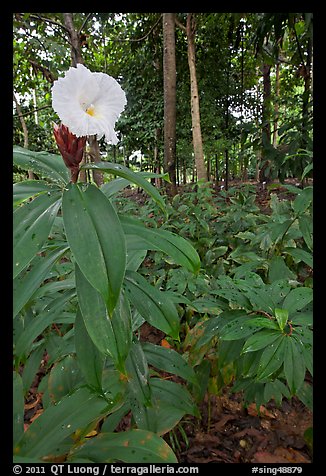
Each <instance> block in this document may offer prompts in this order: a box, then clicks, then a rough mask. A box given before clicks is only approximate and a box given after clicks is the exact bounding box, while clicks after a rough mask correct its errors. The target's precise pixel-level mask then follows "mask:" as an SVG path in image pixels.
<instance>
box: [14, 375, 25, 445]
mask: <svg viewBox="0 0 326 476" xmlns="http://www.w3.org/2000/svg"><path fill="white" fill-rule="evenodd" d="M23 434H24V390H23V381H22V378H21V376H20V375H19V374H18V373H17V372H13V439H14V445H15V444H16V443H17V441H18V440H19V439H20V438H21V436H22V435H23Z"/></svg>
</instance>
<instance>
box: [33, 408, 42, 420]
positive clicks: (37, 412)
mask: <svg viewBox="0 0 326 476" xmlns="http://www.w3.org/2000/svg"><path fill="white" fill-rule="evenodd" d="M43 412H44V408H40V409H39V410H37V411H36V413H35V415H33V416H32V418H31V419H30V422H31V423H33V421H35V420H36V418H38V417H39V416H40V415H42V413H43Z"/></svg>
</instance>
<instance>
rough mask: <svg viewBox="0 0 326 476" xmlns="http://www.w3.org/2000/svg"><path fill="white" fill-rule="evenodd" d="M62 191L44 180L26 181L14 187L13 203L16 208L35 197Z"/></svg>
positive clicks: (15, 184)
mask: <svg viewBox="0 0 326 476" xmlns="http://www.w3.org/2000/svg"><path fill="white" fill-rule="evenodd" d="M60 192H61V190H60V188H59V187H58V186H57V185H53V184H50V183H47V182H45V181H44V180H25V181H23V182H17V183H14V185H13V202H14V206H17V205H19V204H20V203H21V202H23V201H24V200H26V199H27V198H30V197H34V196H35V195H40V194H45V193H47V194H48V195H49V194H50V195H51V194H52V193H60Z"/></svg>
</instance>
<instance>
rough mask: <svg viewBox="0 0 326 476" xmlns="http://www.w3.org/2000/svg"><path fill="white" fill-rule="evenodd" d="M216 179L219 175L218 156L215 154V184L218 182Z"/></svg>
mask: <svg viewBox="0 0 326 476" xmlns="http://www.w3.org/2000/svg"><path fill="white" fill-rule="evenodd" d="M218 179H219V176H218V157H217V154H215V182H216V185H217V184H218Z"/></svg>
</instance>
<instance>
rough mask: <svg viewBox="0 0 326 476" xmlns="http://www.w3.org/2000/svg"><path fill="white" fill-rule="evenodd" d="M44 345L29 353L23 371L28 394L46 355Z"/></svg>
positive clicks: (25, 391) (25, 389)
mask: <svg viewBox="0 0 326 476" xmlns="http://www.w3.org/2000/svg"><path fill="white" fill-rule="evenodd" d="M44 350H45V349H44V345H40V346H39V347H37V348H36V349H35V350H33V352H32V353H31V354H30V355H29V357H28V359H27V362H26V364H25V366H24V370H23V373H22V379H23V385H24V394H25V395H26V394H27V393H28V391H29V389H30V387H31V385H32V383H33V380H34V378H35V375H36V373H37V372H38V371H39V369H40V365H41V360H42V358H43V355H44Z"/></svg>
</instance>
